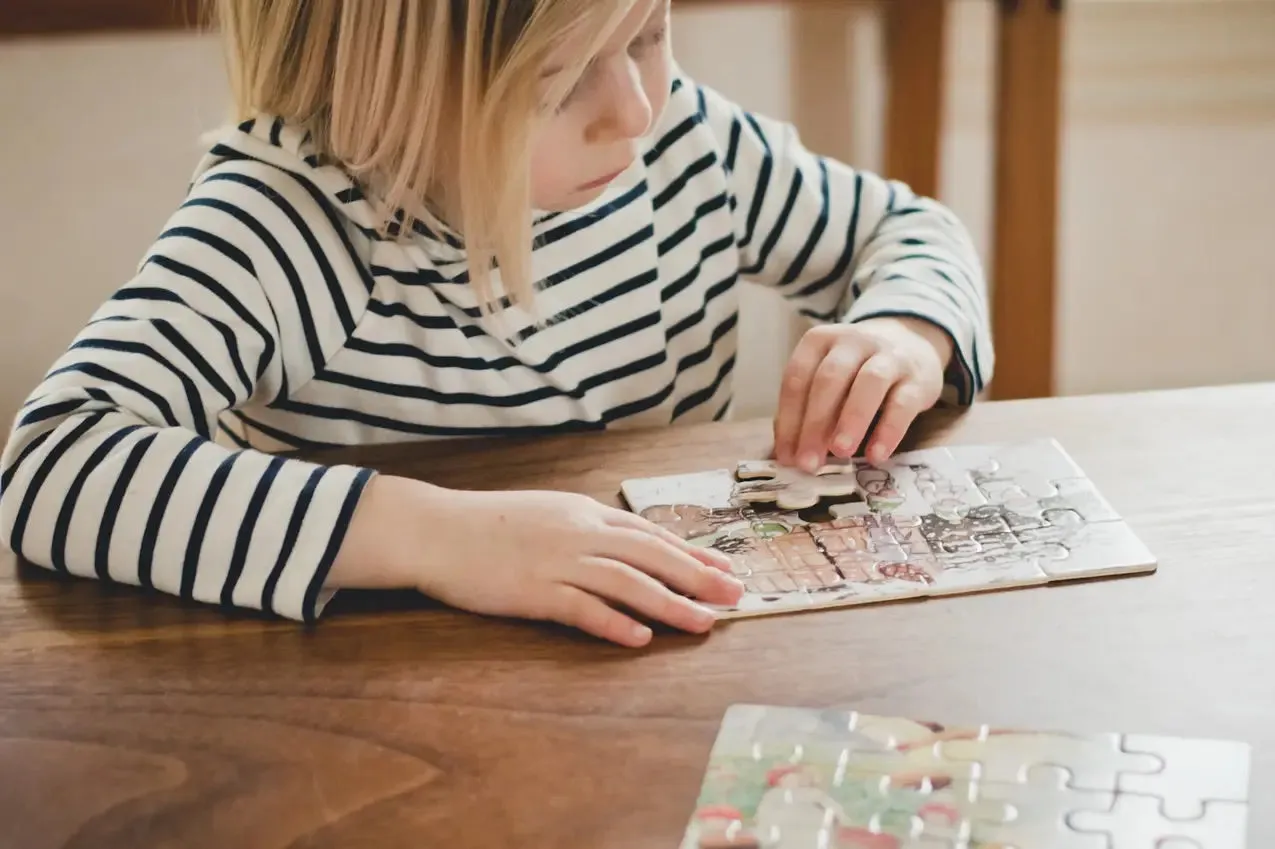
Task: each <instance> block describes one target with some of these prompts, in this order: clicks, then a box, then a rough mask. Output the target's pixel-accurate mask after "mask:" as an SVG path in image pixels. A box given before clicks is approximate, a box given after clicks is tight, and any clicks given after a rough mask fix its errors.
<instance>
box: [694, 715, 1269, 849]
mask: <svg viewBox="0 0 1275 849" xmlns="http://www.w3.org/2000/svg"><path fill="white" fill-rule="evenodd" d="M1131 739H1134V738H1123V737H1121V735H1116V734H1064V733H1054V732H1043V731H1025V730H1013V729H996V728H989V727H986V726H984V727H978V728H968V729H965V728H945V727H944V726H942V725H939V724H936V723H933V722H922V721H914V720H910V719H906V718H900V717H886V716H873V715H868V714H861V713H857V712H854V711H848V710H841V709H827V710H818V709H806V708H794V707H767V706H761V705H734V706H732V707H731V708H730V709H729V710H728V711H727V712H726V715H725V717H724V718H723V720H722V723H721V726H720V728H719V730H718V735H717V740H716V741H715V743H714V745H713V749H712V754H711V755H710V759H709V763H708V766H707V769H706V772H705V776H704V781H703V784H702V785H701V789H700V795H699V799H698V802H697V804H696V807H695V810H694V812H693V813H692V815H691V818H690V822H689V823H688V825H687V828H686V831H685V834H684V837H683V841H682V844H681V849H726V847H754V849H763V848H764V849H816V848H817V847H822V848H823V849H909V847H910V849H1153V847H1154V849H1166V847H1170V846H1176V845H1178V844H1180V845H1181V846H1182V847H1183V849H1186V847H1189V849H1242V847H1243V838H1244V832H1245V827H1246V826H1245V824H1246V819H1247V805H1246V799H1247V776H1248V761H1247V748H1246V747H1238V748H1237V746H1238V744H1231V743H1213V742H1210V741H1196V740H1163V739H1161V738H1137V739H1139V740H1140V741H1148V740H1149V741H1152V742H1154V743H1155V752H1156V754H1154V755H1153V754H1141V753H1137V754H1135V753H1130V752H1125V751H1124V749H1125V748H1128V746H1127V745H1126V746H1124V747H1123V748H1122V747H1121V745H1120V744H1121V742H1122V741H1123V742H1125V743H1126V744H1127V742H1128V741H1129V740H1131ZM1113 741H1114V743H1113ZM960 746H963V747H964V748H963V749H959V751H961V752H962V754H963V755H965V756H968V757H966V758H964V759H961V760H954V759H952V758H950V757H949V754H948V753H949V752H950V751H957V750H958V747H960ZM1241 749H1242V750H1243V751H1244V752H1245V757H1244V758H1243V759H1240V758H1238V753H1239V752H1240V751H1241ZM1175 753H1182V754H1184V755H1185V756H1186V757H1187V760H1186V761H1185V762H1184V763H1183V764H1180V765H1178V764H1175V762H1174V760H1173V758H1174V755H1175ZM1122 755H1124V756H1125V759H1122V758H1121V756H1122ZM1161 758H1164V760H1163V761H1161ZM1152 762H1154V764H1155V766H1156V767H1157V768H1160V767H1162V768H1163V769H1162V771H1161V774H1164V775H1178V774H1181V773H1183V772H1187V771H1190V770H1192V769H1203V770H1204V771H1205V772H1207V773H1209V774H1211V775H1213V776H1215V777H1216V780H1215V781H1214V782H1213V783H1212V784H1211V785H1210V786H1211V787H1213V788H1222V787H1229V788H1231V789H1235V788H1241V792H1239V793H1234V794H1231V795H1236V796H1241V797H1242V798H1240V799H1237V800H1235V801H1222V802H1219V801H1206V802H1205V803H1204V804H1203V806H1202V807H1200V808H1199V814H1200V815H1199V816H1198V817H1196V818H1194V819H1189V820H1186V819H1180V820H1174V819H1170V818H1168V817H1165V816H1163V815H1162V814H1163V811H1162V808H1161V805H1162V802H1163V801H1164V800H1162V799H1160V798H1157V797H1155V796H1151V795H1134V794H1126V793H1124V792H1123V791H1122V790H1119V789H1116V788H1117V787H1118V786H1119V785H1120V782H1121V781H1122V779H1123V778H1124V776H1126V775H1131V774H1132V773H1126V772H1123V770H1124V769H1127V768H1139V769H1144V770H1145V769H1147V768H1148V767H1150V766H1151V765H1152ZM1059 764H1065V765H1066V772H1065V773H1064V772H1061V771H1060V770H1059V768H1058V767H1059ZM1067 778H1073V779H1077V780H1078V783H1080V784H1088V785H1093V786H1099V785H1100V786H1101V787H1103V788H1109V789H1077V788H1076V787H1073V786H1069V785H1068V783H1067V782H1066V780H1065V779H1067ZM1047 779H1052V780H1047ZM1175 790H1176V791H1177V792H1178V793H1179V794H1181V793H1184V792H1185V791H1184V790H1183V788H1182V787H1181V786H1178V787H1176V788H1175ZM1157 841H1162V842H1157ZM1184 841H1185V842H1184ZM1237 841H1238V842H1237Z"/></svg>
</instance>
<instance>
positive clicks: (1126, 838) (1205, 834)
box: [1067, 793, 1248, 849]
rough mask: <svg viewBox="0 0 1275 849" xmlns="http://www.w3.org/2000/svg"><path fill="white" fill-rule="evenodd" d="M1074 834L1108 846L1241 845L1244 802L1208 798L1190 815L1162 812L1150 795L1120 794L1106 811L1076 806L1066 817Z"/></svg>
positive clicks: (1208, 848)
mask: <svg viewBox="0 0 1275 849" xmlns="http://www.w3.org/2000/svg"><path fill="white" fill-rule="evenodd" d="M1067 823H1068V825H1069V826H1070V827H1071V828H1072V829H1073V830H1074V831H1075V832H1076V833H1078V834H1089V835H1094V836H1097V837H1100V838H1101V839H1103V840H1105V841H1108V842H1106V843H1103V844H1101V845H1103V846H1104V847H1105V846H1110V847H1111V849H1163V847H1164V846H1165V842H1164V841H1166V840H1167V839H1168V838H1173V839H1174V840H1176V841H1177V842H1179V843H1186V845H1187V846H1190V847H1192V849H1196V847H1198V849H1245V847H1246V839H1247V838H1246V832H1247V827H1248V806H1247V805H1245V804H1244V803H1242V802H1208V803H1206V804H1205V805H1204V810H1203V814H1202V816H1200V817H1197V818H1193V819H1173V818H1170V817H1167V816H1165V815H1164V811H1163V810H1162V808H1161V803H1160V800H1159V799H1157V798H1155V797H1154V796H1137V795H1133V794H1123V793H1122V794H1120V795H1118V796H1117V797H1116V799H1115V804H1114V805H1113V806H1112V808H1111V810H1110V811H1107V812H1105V813H1104V812H1097V811H1090V810H1078V811H1075V812H1074V813H1072V814H1070V815H1069V816H1068V817H1067Z"/></svg>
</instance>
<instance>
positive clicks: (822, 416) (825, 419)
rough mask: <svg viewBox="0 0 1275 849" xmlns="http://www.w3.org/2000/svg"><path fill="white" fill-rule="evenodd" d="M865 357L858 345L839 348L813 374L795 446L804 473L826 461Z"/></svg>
mask: <svg viewBox="0 0 1275 849" xmlns="http://www.w3.org/2000/svg"><path fill="white" fill-rule="evenodd" d="M868 356H869V353H868V352H867V351H865V350H863V349H861V348H859V347H857V346H852V345H838V346H835V347H833V348H832V350H830V351H829V352H828V354H827V356H825V357H824V358H823V362H822V363H820V364H819V368H818V369H817V370H816V371H815V376H814V379H813V380H812V381H811V382H810V397H809V398H808V399H807V400H806V414H805V419H804V420H803V421H802V423H801V437H800V438H799V440H798V443H797V465H798V466H800V467H801V468H802V469H804V470H805V471H807V472H812V473H813V472H814V471H815V470H816V469H817V468H819V466H821V465H823V463H824V460H825V459H826V458H827V456H828V449H829V447H830V446H829V443H830V442H831V440H832V436H833V432H834V430H835V429H836V426H837V421H838V420H839V419H840V417H841V410H842V409H843V408H844V407H845V404H846V398H847V396H848V395H849V393H850V387H851V386H852V385H853V383H854V379H855V375H856V374H857V373H858V371H859V369H860V368H861V367H862V366H863V363H864V360H866V359H867V358H868Z"/></svg>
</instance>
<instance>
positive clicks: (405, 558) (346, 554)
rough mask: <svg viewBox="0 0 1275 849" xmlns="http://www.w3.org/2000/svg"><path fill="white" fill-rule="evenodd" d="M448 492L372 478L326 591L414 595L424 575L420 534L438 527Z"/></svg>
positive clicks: (424, 545)
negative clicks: (410, 592) (406, 591)
mask: <svg viewBox="0 0 1275 849" xmlns="http://www.w3.org/2000/svg"><path fill="white" fill-rule="evenodd" d="M447 494H448V491H447V490H444V489H442V488H441V487H436V486H433V485H432V484H427V483H424V482H423V481H418V480H413V479H411V478H403V477H396V476H392V475H380V474H378V475H375V476H373V477H372V479H371V480H370V481H368V484H367V486H366V488H365V489H364V491H363V495H362V497H361V498H360V500H359V505H358V508H357V509H356V510H355V511H354V517H353V518H352V519H351V520H350V527H349V529H348V530H347V532H346V536H345V542H344V543H343V545H342V546H341V551H340V552H339V553H338V555H337V559H336V562H334V563H333V564H332V569H331V571H330V572H329V573H328V580H327V583H326V586H327V587H328V588H330V589H366V590H379V589H387V590H399V589H415V588H416V587H418V586H419V585H420V583H421V579H422V577H423V576H422V572H423V571H425V570H427V569H428V540H427V539H426V535H425V534H422V533H421V529H422V528H425V527H428V526H430V525H434V526H438V524H439V523H440V522H445V521H446V519H445V518H444V517H442V516H441V515H440V510H441V506H442V505H443V504H444V503H445V502H446V501H447V500H448V499H447Z"/></svg>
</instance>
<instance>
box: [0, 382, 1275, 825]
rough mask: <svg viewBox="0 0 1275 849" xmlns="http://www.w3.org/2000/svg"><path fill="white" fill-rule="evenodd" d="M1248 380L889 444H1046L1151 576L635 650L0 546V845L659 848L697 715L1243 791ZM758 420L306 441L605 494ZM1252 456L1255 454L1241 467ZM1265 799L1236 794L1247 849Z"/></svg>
mask: <svg viewBox="0 0 1275 849" xmlns="http://www.w3.org/2000/svg"><path fill="white" fill-rule="evenodd" d="M1272 419H1275V385H1255V386H1237V387H1223V388H1215V389H1201V390H1190V391H1176V392H1158V393H1147V394H1137V395H1121V396H1103V397H1093V398H1060V399H1049V400H1033V401H1015V402H997V403H989V404H985V405H982V406H979V407H976V408H975V409H974V410H972V411H971V412H970V413H969V414H967V415H964V416H951V415H931V416H930V417H928V418H927V419H926V420H925V422H924V423H923V425H922V426H921V427H920V428H919V429H918V431H917V433H916V434H915V435H914V438H913V440H912V443H911V444H913V445H918V444H928V445H933V444H944V443H973V442H987V441H1001V440H1013V439H1021V438H1029V437H1037V436H1054V437H1057V438H1059V439H1060V440H1061V441H1062V442H1063V444H1064V445H1065V446H1066V447H1067V448H1068V449H1069V450H1070V451H1071V453H1072V454H1073V455H1074V456H1075V457H1076V458H1077V460H1078V461H1079V462H1080V463H1081V464H1082V465H1083V466H1084V468H1085V469H1086V470H1087V471H1088V472H1089V474H1090V476H1091V477H1092V478H1093V479H1094V480H1095V481H1096V483H1097V484H1098V485H1099V486H1100V487H1101V489H1102V490H1103V491H1104V492H1105V494H1106V495H1107V496H1108V498H1109V499H1110V500H1111V501H1112V502H1113V503H1114V504H1115V506H1116V507H1117V509H1119V510H1121V511H1122V512H1123V513H1124V514H1125V516H1126V517H1127V519H1128V520H1129V521H1130V522H1131V523H1132V525H1133V527H1134V528H1135V529H1136V531H1137V532H1138V533H1139V534H1140V535H1141V536H1142V537H1143V538H1144V540H1145V541H1146V542H1147V543H1148V545H1150V546H1151V548H1152V549H1153V550H1154V551H1155V552H1156V553H1157V554H1158V556H1159V557H1160V562H1161V566H1160V569H1159V572H1158V573H1156V574H1155V575H1152V576H1148V577H1140V578H1128V579H1119V580H1111V581H1105V582H1090V583H1083V584H1074V585H1068V586H1060V587H1053V588H1039V589H1032V590H1021V591H1012V592H1003V593H996V594H988V595H979V596H965V597H957V598H947V599H930V600H926V601H921V602H908V603H900V604H891V605H882V606H875V607H865V608H858V609H852V610H842V611H826V612H816V613H806V614H800V615H793V616H789V617H778V618H772V619H756V620H749V621H741V622H736V623H732V624H729V625H726V626H724V627H721V628H719V629H718V630H716V631H715V632H714V633H713V634H711V635H710V636H708V637H706V638H695V637H688V636H683V635H674V634H667V633H665V634H661V635H659V637H658V639H657V640H656V643H655V644H654V646H653V647H651V648H650V649H647V650H643V651H640V652H630V651H626V650H623V649H619V648H612V647H610V646H606V645H603V644H600V643H598V642H596V641H593V640H591V639H589V638H586V637H583V636H579V635H576V634H574V633H571V632H568V631H566V630H564V629H560V628H555V627H550V626H541V625H536V624H531V623H513V622H504V621H497V620H487V619H480V618H478V617H473V616H468V615H463V614H460V613H456V612H452V611H449V610H444V609H440V608H438V607H436V606H432V605H430V604H428V603H426V602H424V601H422V600H418V599H415V598H411V597H403V596H394V595H375V594H369V595H353V594H352V595H348V596H344V597H342V598H339V599H338V600H337V601H336V602H335V603H334V609H333V612H332V615H331V616H330V617H328V618H326V619H325V620H324V621H323V622H322V623H320V624H319V626H317V627H316V628H315V629H313V630H306V629H303V628H299V627H296V626H294V625H292V624H290V623H284V622H277V621H270V620H263V619H261V618H258V617H254V616H248V615H243V616H233V617H227V616H225V615H223V614H221V613H219V612H217V611H214V610H211V609H204V608H199V607H193V606H186V605H182V604H181V603H180V602H177V601H174V600H172V599H169V598H166V597H157V596H147V595H144V594H143V593H141V592H137V591H133V590H130V589H109V588H106V587H103V586H101V585H99V584H97V583H94V582H88V581H77V580H61V579H56V578H53V577H50V576H48V575H46V573H44V572H43V571H42V570H36V569H33V568H31V567H26V566H23V567H21V568H19V567H18V566H17V564H15V563H14V561H13V558H11V557H7V556H6V557H0V847H4V849H10V847H13V849H69V848H70V847H75V849H79V847H93V849H116V847H119V849H139V847H185V849H202V847H209V848H210V849H211V847H218V848H219V849H220V847H226V846H235V847H244V849H285V847H287V848H288V849H295V847H307V849H318V847H342V848H343V849H345V847H357V846H368V847H371V846H375V847H381V848H383V849H394V847H404V849H407V847H411V849H419V847H421V846H423V845H424V846H448V847H469V846H475V847H477V846H482V847H490V846H518V847H528V848H529V849H535V848H536V847H576V846H580V847H601V846H606V847H639V846H640V847H655V846H675V845H677V840H678V836H679V835H680V833H681V830H682V828H683V825H684V821H685V819H686V817H687V816H688V815H689V813H690V811H691V807H692V805H693V803H694V799H695V797H696V793H697V790H698V786H699V782H700V779H701V777H702V773H703V769H704V764H705V760H706V758H707V755H708V751H709V748H710V747H711V745H712V741H713V737H714V735H715V733H716V729H717V723H718V721H719V719H720V717H721V714H722V712H723V711H724V710H725V708H726V707H727V706H728V705H730V704H732V703H735V702H744V701H754V702H768V703H781V704H804V705H842V706H854V707H857V708H860V709H863V710H868V711H874V712H891V713H894V712H897V713H901V714H911V715H917V716H925V717H929V718H934V719H940V720H946V721H949V722H953V723H958V722H978V721H989V722H995V723H999V724H1012V725H1019V726H1022V725H1039V726H1045V727H1059V728H1075V729H1088V730H1100V731H1101V730H1127V731H1140V732H1146V733H1166V734H1201V735H1206V736H1207V735H1213V736H1221V737H1233V738H1238V739H1243V740H1248V741H1250V742H1252V743H1253V744H1255V745H1256V747H1257V748H1256V753H1257V762H1256V767H1255V774H1254V781H1253V786H1252V791H1253V798H1255V799H1261V798H1267V797H1268V796H1269V794H1270V793H1271V792H1273V791H1275V725H1273V724H1272V723H1271V722H1270V708H1271V705H1272V704H1275V679H1273V678H1272V676H1271V675H1269V674H1268V672H1267V670H1268V668H1269V666H1270V656H1271V654H1270V652H1271V649H1270V647H1271V646H1272V645H1275V617H1272V616H1271V615H1270V610H1269V608H1270V599H1271V597H1272V594H1273V593H1275V570H1272V569H1271V554H1270V552H1271V550H1272V547H1273V546H1275V521H1273V520H1272V517H1273V516H1275V487H1273V486H1272V485H1271V484H1270V476H1269V474H1266V475H1263V474H1262V473H1261V472H1260V471H1259V469H1260V467H1261V463H1262V462H1264V461H1263V458H1267V457H1269V456H1270V448H1269V422H1270V421H1271V420H1272ZM768 430H769V429H768V426H767V424H766V423H764V422H753V423H740V424H731V425H721V426H706V427H691V428H685V429H673V430H665V431H657V432H628V433H613V434H607V435H600V436H580V437H567V438H556V439H549V440H544V441H532V442H521V443H519V442H508V443H497V444H491V443H484V442H468V443H449V444H445V445H439V444H436V445H433V446H393V447H383V448H376V449H368V450H358V451H350V452H341V453H339V454H334V455H329V456H328V457H327V459H330V460H332V461H337V460H340V461H354V462H360V463H367V464H369V465H372V466H374V467H377V468H380V469H383V470H386V471H392V472H396V473H399V474H409V475H415V476H418V477H422V478H427V479H430V480H433V481H436V482H439V483H442V484H445V485H450V486H465V487H478V488H512V487H552V488H559V489H566V490H572V491H577V492H584V493H588V494H592V495H594V496H597V497H599V498H602V499H605V500H608V501H611V502H613V503H618V502H616V499H617V490H618V486H619V483H620V481H621V480H623V479H624V478H626V477H629V476H638V475H650V474H661V473H671V472H676V471H686V470H692V469H699V468H704V467H712V466H718V465H725V464H730V463H731V462H733V461H734V460H736V459H737V458H739V457H741V456H750V455H757V454H759V453H762V452H765V451H766V450H767V449H768V448H769V439H768ZM1268 465H1269V464H1268ZM1273 842H1275V810H1272V809H1271V808H1269V806H1264V805H1260V804H1258V805H1254V806H1253V809H1252V831H1251V844H1250V845H1253V846H1267V845H1273Z"/></svg>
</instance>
